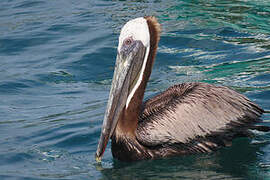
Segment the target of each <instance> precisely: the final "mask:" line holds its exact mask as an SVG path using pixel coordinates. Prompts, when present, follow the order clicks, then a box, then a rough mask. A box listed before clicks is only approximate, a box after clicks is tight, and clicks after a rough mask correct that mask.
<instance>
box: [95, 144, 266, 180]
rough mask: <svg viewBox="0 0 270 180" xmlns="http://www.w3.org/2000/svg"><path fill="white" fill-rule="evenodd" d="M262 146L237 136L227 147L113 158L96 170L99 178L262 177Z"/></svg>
mask: <svg viewBox="0 0 270 180" xmlns="http://www.w3.org/2000/svg"><path fill="white" fill-rule="evenodd" d="M263 146H264V145H263V144H256V145H250V140H248V139H240V140H237V141H234V143H233V146H232V147H231V148H225V149H221V150H219V151H218V152H215V153H212V154H206V155H193V156H185V157H174V158H169V159H159V160H152V161H151V160H150V161H141V162H135V163H123V162H119V161H117V160H114V161H113V165H112V167H111V168H104V169H103V168H102V167H98V169H97V170H99V171H100V172H101V173H102V176H103V177H102V178H101V179H127V180H128V179H219V178H220V179H254V178H255V179H262V178H263V177H264V174H263V173H262V174H261V170H260V168H259V165H258V162H259V161H260V160H261V159H262V157H263V156H264V155H263V152H262V151H261V150H260V149H261V148H262V147H263ZM259 152H260V153H259Z"/></svg>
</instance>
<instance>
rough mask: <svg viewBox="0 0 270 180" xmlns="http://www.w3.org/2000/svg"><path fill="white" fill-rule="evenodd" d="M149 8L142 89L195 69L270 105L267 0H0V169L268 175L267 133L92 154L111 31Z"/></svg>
mask: <svg viewBox="0 0 270 180" xmlns="http://www.w3.org/2000/svg"><path fill="white" fill-rule="evenodd" d="M145 15H154V16H156V17H158V19H159V21H160V23H161V24H162V35H161V41H160V44H159V49H158V53H157V58H156V62H155V65H154V68H153V72H152V75H151V79H150V81H149V83H148V86H147V90H146V95H145V98H147V97H151V96H152V95H154V94H157V93H159V92H161V91H163V90H165V89H166V88H168V87H169V86H170V85H173V84H176V83H181V82H190V81H200V82H208V83H213V84H217V85H225V86H228V87H231V88H233V89H235V90H237V91H238V92H241V93H243V94H244V95H246V96H248V97H249V98H250V99H251V100H253V101H255V102H256V103H257V104H259V105H260V106H261V107H262V108H264V109H265V110H268V111H269V110H270V3H269V1H266V0H265V1H264V0H255V1H254V0H210V1H203V0H193V1H190V0H130V1H123V0H122V1H120V0H113V1H109V0H88V1H87V0H80V1H77V0H50V1H48V0H47V1H45V0H1V1H0V179H1V180H2V179H3V180H5V179H12V180H13V179H15V180H39V179H42V180H45V179H50V180H51V179H60V180H62V179H67V180H71V179H72V180H73V179H74V180H79V179H83V180H86V179H91V180H92V179H94V180H95V179H97V180H111V179H115V180H121V179H124V180H129V179H132V180H133V179H136V180H140V179H150V180H161V179H162V180H171V179H245V180H246V179H252V180H257V179H259V180H261V179H270V133H259V132H254V133H255V135H254V138H253V139H247V138H242V139H238V140H235V141H233V145H232V147H227V148H223V149H221V150H219V151H217V152H215V153H210V154H203V155H192V156H184V157H175V158H168V159H160V160H151V161H141V162H136V163H122V162H119V161H117V160H114V159H113V158H112V155H111V150H110V144H109V145H108V148H107V150H106V152H105V155H104V158H103V161H102V163H101V164H97V163H96V162H95V159H94V154H95V151H96V147H97V143H98V139H99V135H100V128H101V125H102V121H103V116H104V111H105V108H106V104H107V99H108V94H109V90H110V84H111V79H112V75H113V69H114V63H115V57H116V48H117V45H118V36H119V31H120V29H121V27H122V26H123V25H124V23H125V22H127V21H128V20H130V19H132V18H136V17H140V16H145ZM262 121H263V122H262V124H264V125H268V126H270V114H269V113H266V114H264V115H263V116H262Z"/></svg>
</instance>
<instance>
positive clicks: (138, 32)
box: [118, 17, 150, 51]
mask: <svg viewBox="0 0 270 180" xmlns="http://www.w3.org/2000/svg"><path fill="white" fill-rule="evenodd" d="M128 37H132V38H133V40H140V41H141V42H142V43H143V45H144V46H145V47H146V48H147V47H149V46H150V34H149V29H148V24H147V20H146V19H145V18H143V17H139V18H136V19H132V20H130V21H128V22H127V23H126V24H125V25H124V27H123V28H122V30H121V33H120V36H119V44H118V51H119V50H120V48H121V47H122V44H123V41H124V40H125V39H126V38H128Z"/></svg>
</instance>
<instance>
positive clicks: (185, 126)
mask: <svg viewBox="0 0 270 180" xmlns="http://www.w3.org/2000/svg"><path fill="white" fill-rule="evenodd" d="M262 113H263V110H262V109H261V108H260V107H258V106H257V105H256V104H255V103H253V102H251V101H250V100H248V99H247V98H246V97H245V96H243V95H241V94H239V93H237V92H235V91H233V90H231V89H229V88H227V87H223V86H214V85H210V84H206V83H183V84H179V85H175V86H172V87H170V88H169V89H168V90H166V91H165V92H163V93H161V94H159V95H157V96H156V97H154V98H152V99H150V100H148V101H146V102H145V103H144V108H143V112H142V113H141V116H140V120H139V124H138V128H137V131H136V138H137V139H138V141H139V142H140V143H141V144H143V145H146V146H157V145H165V146H166V145H170V144H181V145H183V146H185V145H186V146H189V147H191V148H192V146H194V147H195V146H196V147H200V148H197V149H198V150H200V151H201V149H203V150H205V151H209V148H210V149H211V148H214V147H217V146H219V145H220V144H222V143H223V145H224V143H225V141H226V140H227V141H228V142H229V141H231V140H232V139H233V138H234V137H235V136H237V135H243V134H244V133H246V132H247V129H248V128H249V127H250V126H251V125H252V124H254V123H255V122H257V120H258V118H259V117H260V115H261V114H262ZM196 147H195V149H196Z"/></svg>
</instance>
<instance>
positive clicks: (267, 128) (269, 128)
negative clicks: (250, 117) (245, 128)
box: [249, 125, 270, 132]
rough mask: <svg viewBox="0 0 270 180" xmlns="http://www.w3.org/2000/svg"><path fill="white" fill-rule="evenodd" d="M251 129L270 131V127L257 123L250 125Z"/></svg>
mask: <svg viewBox="0 0 270 180" xmlns="http://www.w3.org/2000/svg"><path fill="white" fill-rule="evenodd" d="M249 129H251V130H257V131H262V132H269V131H270V127H268V126H262V125H255V126H252V127H250V128H249Z"/></svg>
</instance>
